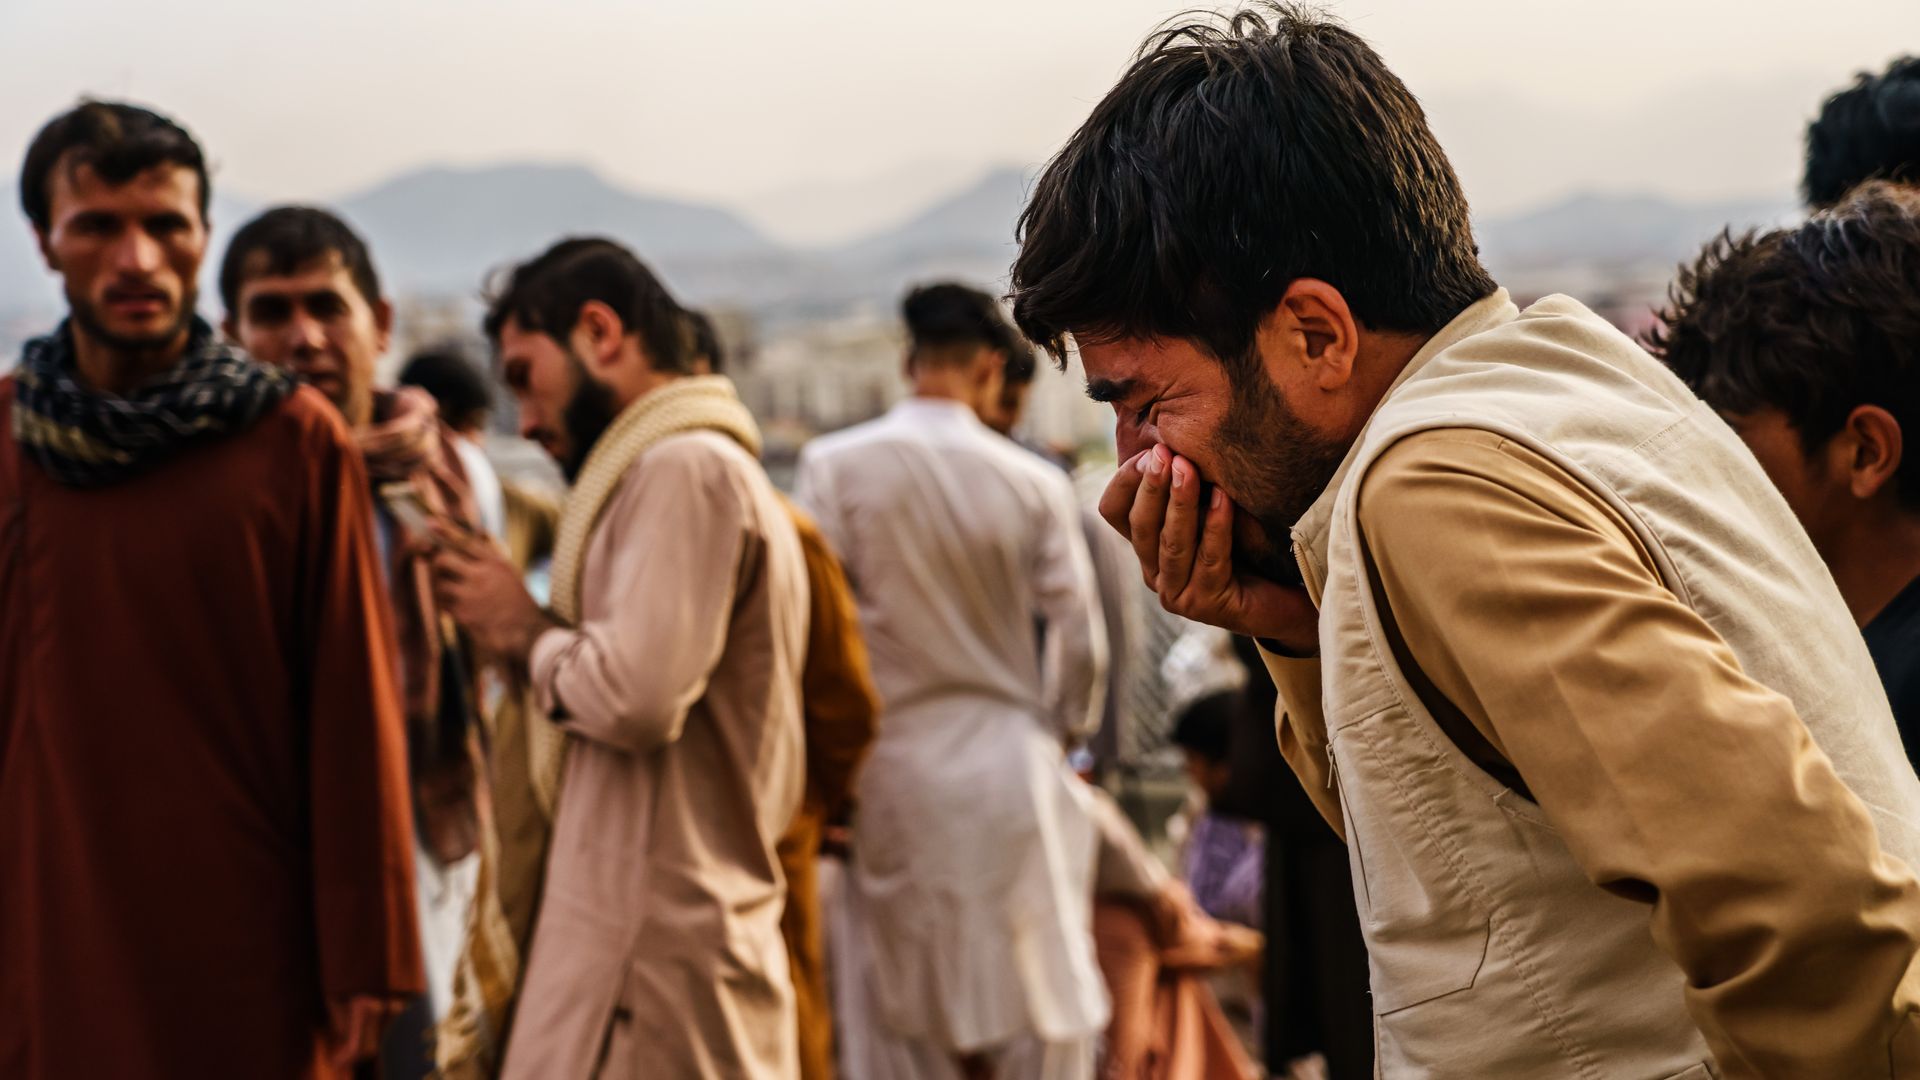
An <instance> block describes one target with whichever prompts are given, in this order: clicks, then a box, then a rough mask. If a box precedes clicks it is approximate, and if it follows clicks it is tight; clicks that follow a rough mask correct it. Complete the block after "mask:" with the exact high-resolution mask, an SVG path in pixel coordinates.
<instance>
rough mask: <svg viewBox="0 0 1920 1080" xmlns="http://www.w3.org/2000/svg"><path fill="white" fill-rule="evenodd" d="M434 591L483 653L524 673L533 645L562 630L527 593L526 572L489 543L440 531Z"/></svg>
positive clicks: (458, 533) (434, 557)
mask: <svg viewBox="0 0 1920 1080" xmlns="http://www.w3.org/2000/svg"><path fill="white" fill-rule="evenodd" d="M435 540H436V541H437V545H436V546H435V548H434V550H433V591H434V596H435V597H436V598H437V599H438V600H439V601H440V608H441V610H443V611H445V612H446V613H447V614H449V615H451V616H453V621H454V622H457V623H459V624H460V628H461V629H463V630H465V631H466V632H467V636H468V637H470V638H472V639H473V644H474V646H475V647H476V648H478V649H479V650H480V651H481V652H483V653H485V654H487V655H490V656H494V657H497V658H499V659H502V660H505V661H507V662H508V663H510V664H512V665H514V666H515V667H518V666H520V665H523V664H525V663H526V661H527V654H529V653H531V652H532V651H533V642H534V639H535V638H538V637H539V636H540V635H541V634H542V633H543V632H545V631H546V630H547V629H549V628H550V627H553V626H557V625H558V624H557V623H555V622H554V621H553V619H552V618H550V617H549V616H548V615H547V613H546V612H544V611H541V610H540V605H539V604H536V603H534V601H533V596H532V595H531V594H530V593H528V592H527V586H526V582H525V581H523V580H521V577H520V571H519V570H517V569H515V568H514V566H513V564H512V563H510V562H508V561H507V558H506V556H504V555H502V554H501V553H500V550H499V549H498V548H496V547H494V546H493V545H492V544H491V543H489V542H487V541H486V540H484V539H481V538H479V537H475V536H469V535H467V534H465V533H460V532H456V531H454V530H452V529H448V528H444V527H436V533H435Z"/></svg>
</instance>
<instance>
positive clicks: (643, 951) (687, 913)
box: [435, 239, 807, 1080]
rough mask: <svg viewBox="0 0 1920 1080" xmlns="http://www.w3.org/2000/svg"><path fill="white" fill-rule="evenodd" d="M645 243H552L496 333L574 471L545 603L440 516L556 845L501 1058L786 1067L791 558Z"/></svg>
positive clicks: (793, 766) (503, 310)
mask: <svg viewBox="0 0 1920 1080" xmlns="http://www.w3.org/2000/svg"><path fill="white" fill-rule="evenodd" d="M685 328H686V313H685V311H684V309H682V308H681V307H680V305H679V304H678V303H677V302H675V300H674V299H673V297H672V295H671V294H669V293H668V292H667V290H666V289H665V287H663V286H662V285H661V284H660V282H659V279H657V278H656V277H654V275H653V273H652V272H651V271H649V270H648V269H647V268H646V267H645V266H644V265H642V264H641V263H640V261H639V260H638V259H636V258H634V256H633V254H632V253H631V252H629V251H627V250H626V249H625V248H623V247H621V246H620V245H618V244H615V243H613V242H612V241H609V240H598V239H581V240H566V241H562V242H561V243H559V244H556V245H555V246H554V247H552V248H550V249H549V250H548V251H547V252H545V253H544V254H542V255H540V256H538V257H536V258H534V259H533V260H532V261H530V262H528V263H525V264H523V265H521V266H519V267H516V268H515V269H514V270H513V271H512V273H511V274H510V275H508V277H507V278H506V280H505V282H504V283H503V285H502V287H501V288H500V289H499V290H498V292H497V293H496V295H495V296H494V297H493V298H492V301H491V303H490V306H489V309H488V313H487V318H486V331H487V335H488V337H490V338H491V339H492V340H493V342H494V344H495V347H496V348H497V350H498V352H499V360H500V368H501V371H502V373H503V376H504V378H505V380H506V383H507V385H508V386H509V387H510V388H511V389H512V391H513V393H514V396H515V397H516V398H517V399H518V401H519V405H520V417H521V426H522V431H523V434H525V435H526V436H527V437H528V438H530V439H533V440H534V441H536V442H538V443H540V444H541V445H542V446H543V447H545V448H546V449H547V452H548V453H550V454H552V455H553V457H554V458H555V460H557V461H559V462H560V464H561V467H562V469H563V470H564V471H565V472H566V474H567V476H568V477H569V478H570V479H572V480H573V481H574V484H573V489H572V490H571V491H570V492H569V493H568V495H567V504H566V508H565V510H564V511H563V513H562V516H561V521H560V533H559V538H558V540H557V542H556V544H555V550H554V558H553V610H552V612H551V613H548V612H545V611H542V610H540V608H539V607H538V606H537V605H536V604H535V602H534V600H533V599H532V598H531V597H530V596H528V594H527V590H526V587H525V585H523V584H522V581H521V577H520V574H519V571H518V570H516V569H515V568H514V567H513V566H512V565H510V564H509V563H508V562H507V561H506V559H505V558H503V557H502V556H501V555H500V554H499V553H498V552H497V551H496V550H494V549H493V548H491V547H490V546H486V545H480V544H476V543H473V542H472V541H471V540H470V539H469V538H467V537H464V536H461V535H459V534H457V533H454V532H450V531H446V532H443V533H442V535H441V543H442V547H441V548H440V550H439V552H438V554H437V555H436V557H435V563H436V567H435V569H436V575H437V577H438V578H439V594H440V598H441V600H442V602H443V603H444V604H445V605H446V607H447V610H449V611H450V612H452V613H453V615H454V617H455V618H456V619H457V620H458V621H459V622H460V623H461V625H462V626H464V627H465V628H466V629H467V631H468V632H469V633H471V634H472V635H473V639H474V641H475V642H476V643H477V644H478V645H479V646H480V647H481V648H482V649H483V650H485V651H486V652H487V653H489V654H490V655H492V656H495V657H497V658H499V659H501V660H502V661H504V662H505V663H507V664H509V665H511V666H514V667H517V668H519V669H520V670H521V671H522V672H524V674H525V677H526V681H527V682H528V683H529V684H530V686H531V688H532V696H533V699H534V701H535V702H536V704H537V706H538V713H539V716H538V717H537V718H536V720H537V723H536V724H535V726H534V727H532V728H531V729H530V734H531V735H533V736H534V738H533V739H532V740H531V742H530V743H523V744H519V745H515V744H512V743H503V744H502V745H499V746H497V747H496V750H495V753H496V759H498V758H499V757H501V756H503V755H508V754H518V755H522V756H530V757H531V759H532V760H531V763H530V769H529V770H528V771H529V773H530V775H531V776H532V778H533V781H534V786H535V788H536V790H537V791H538V792H539V793H540V794H541V797H542V798H543V799H544V800H545V801H546V804H547V805H549V806H550V807H551V808H552V812H553V837H552V841H551V846H550V853H549V855H548V857H547V862H546V879H545V884H544V890H543V894H542V898H541V901H540V906H539V913H538V916H537V919H536V922H535V925H534V930H533V944H532V950H531V953H530V955H529V957H528V961H527V968H526V975H525V979H524V980H523V982H522V985H521V990H520V996H519V1002H518V1005H517V1006H516V1012H515V1015H514V1019H513V1029H512V1033H511V1034H510V1036H509V1037H508V1041H507V1047H506V1059H505V1066H504V1072H503V1075H504V1076H505V1077H507V1078H508V1080H515V1078H520V1077H548V1076H586V1075H589V1074H593V1075H598V1076H602V1077H633V1076H662V1077H666V1076H671V1077H683V1076H684V1077H695V1076H743V1077H744V1076H751V1077H768V1078H773V1080H779V1078H788V1080H791V1078H792V1077H794V1076H795V1075H796V1070H797V1065H796V1060H795V1035H794V1031H795V1025H794V1011H793V1008H794V1006H793V987H792V985H791V983H790V981H789V976H788V971H787V954H786V947H785V944H784V943H783V942H782V940H781V935H780V913H781V909H782V907H783V906H784V902H785V883H784V882H783V880H782V878H781V874H780V870H779V865H778V858H777V854H776V851H775V846H776V843H777V841H778V840H779V837H780V835H781V833H782V832H783V831H784V830H785V829H786V828H787V825H788V824H789V823H790V822H791V821H792V820H793V816H794V813H795V811H796V810H798V809H799V806H800V795H801V786H802V779H803V776H802V759H803V751H804V748H803V746H802V745H801V720H800V671H801V663H802V659H803V655H804V649H805V644H806V633H807V584H806V580H807V579H806V567H805V565H804V563H803V561H802V557H801V553H800V545H799V542H798V540H797V539H796V538H795V536H794V531H793V523H792V522H791V521H790V520H789V519H788V517H787V514H786V511H785V509H784V508H783V507H782V506H781V504H780V501H779V498H778V497H777V496H776V494H775V493H774V490H773V485H772V484H771V483H769V482H768V480H767V477H766V474H765V473H764V472H763V471H762V470H761V468H760V465H759V463H758V462H757V461H756V460H755V457H754V455H755V454H756V453H757V452H758V450H759V445H760V439H759V432H758V430H757V429H756V427H755V425H754V423H753V418H752V417H751V416H750V415H749V414H748V413H747V410H746V408H745V407H744V406H742V405H741V404H740V401H739V399H738V398H737V397H736V396H735V395H734V393H733V387H732V384H731V383H730V382H728V381H727V379H726V378H725V377H724V376H719V375H708V376H697V375H690V374H688V372H689V370H690V366H691V358H690V356H689V355H688V353H689V350H688V347H687V345H688V343H687V340H686V334H685Z"/></svg>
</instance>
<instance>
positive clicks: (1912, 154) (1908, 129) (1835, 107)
mask: <svg viewBox="0 0 1920 1080" xmlns="http://www.w3.org/2000/svg"><path fill="white" fill-rule="evenodd" d="M1867 180H1893V181H1897V182H1899V183H1903V184H1920V57H1916V56H1903V57H1900V58H1899V59H1897V60H1895V61H1894V62H1893V63H1891V64H1889V65H1887V70H1886V71H1884V72H1882V73H1880V74H1878V75H1869V74H1867V73H1865V72H1862V73H1861V74H1860V75H1859V76H1857V77H1856V78H1855V79H1854V83H1853V85H1852V86H1849V87H1847V88H1846V89H1844V90H1840V91H1837V92H1836V93H1834V95H1833V96H1832V97H1829V98H1828V99H1827V100H1826V102H1825V103H1824V104H1822V105H1821V106H1820V115H1819V116H1818V117H1816V118H1815V119H1814V121H1813V123H1811V124H1808V125H1807V172H1806V176H1805V177H1804V178H1803V180H1802V181H1801V185H1800V190H1801V193H1802V194H1803V195H1805V196H1806V199H1807V205H1808V206H1811V207H1813V208H1814V209H1816V210H1818V209H1822V208H1825V207H1829V206H1832V205H1833V204H1834V203H1837V202H1839V201H1840V199H1841V197H1842V196H1844V195H1846V193H1847V192H1848V191H1850V190H1851V189H1852V188H1853V187H1854V186H1855V185H1856V184H1860V183H1863V182H1865V181H1867Z"/></svg>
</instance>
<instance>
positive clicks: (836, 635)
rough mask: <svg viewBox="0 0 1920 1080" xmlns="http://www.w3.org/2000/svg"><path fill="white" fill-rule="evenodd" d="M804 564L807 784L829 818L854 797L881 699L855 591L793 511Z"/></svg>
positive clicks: (811, 529)
mask: <svg viewBox="0 0 1920 1080" xmlns="http://www.w3.org/2000/svg"><path fill="white" fill-rule="evenodd" d="M792 512H793V518H794V525H795V526H796V527H797V529H798V531H799V534H800V550H801V553H802V554H804V555H805V556H806V561H807V586H808V590H809V592H810V603H809V609H810V614H811V620H810V622H809V624H808V630H807V660H806V665H805V667H804V669H803V670H802V673H801V680H800V681H801V692H802V697H803V699H804V700H803V704H804V708H805V712H806V732H807V782H808V785H809V786H810V787H811V788H812V789H813V792H814V794H815V795H817V796H818V797H819V799H820V801H821V804H822V806H823V808H824V809H825V811H826V814H827V817H828V818H832V817H834V816H836V815H837V814H839V812H840V811H841V810H843V809H844V808H845V807H846V805H847V801H848V799H849V798H850V797H851V796H852V793H853V778H854V773H855V771H856V770H857V769H858V768H859V767H860V761H861V759H862V758H864V757H866V754H867V748H868V746H870V745H871V744H872V743H873V737H874V732H875V730H876V721H877V718H878V715H879V712H880V696H879V694H878V692H876V691H875V690H874V688H873V675H872V672H871V671H870V670H869V668H868V666H867V646H866V642H865V640H864V639H863V638H862V637H861V636H860V615H859V612H858V611H857V610H856V608H855V606H854V600H853V590H852V589H851V588H849V587H848V585H847V576H846V574H845V573H844V572H843V571H842V570H841V568H840V560H839V559H837V558H835V557H834V554H833V551H832V549H831V548H829V547H828V546H827V541H826V538H825V537H824V536H822V535H821V533H820V530H819V529H818V528H817V527H815V525H814V523H813V521H812V520H811V519H809V518H808V517H807V515H806V513H805V511H802V510H800V509H799V508H798V507H794V508H792Z"/></svg>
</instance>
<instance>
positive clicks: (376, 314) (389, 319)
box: [373, 296, 393, 356]
mask: <svg viewBox="0 0 1920 1080" xmlns="http://www.w3.org/2000/svg"><path fill="white" fill-rule="evenodd" d="M373 328H374V330H375V331H376V332H377V333H378V335H379V347H380V355H382V356H385V355H386V353H387V349H389V348H390V347H392V345H393V301H391V300H388V299H387V298H386V297H384V296H383V297H381V298H380V299H378V300H376V301H374V304H373Z"/></svg>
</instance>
